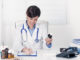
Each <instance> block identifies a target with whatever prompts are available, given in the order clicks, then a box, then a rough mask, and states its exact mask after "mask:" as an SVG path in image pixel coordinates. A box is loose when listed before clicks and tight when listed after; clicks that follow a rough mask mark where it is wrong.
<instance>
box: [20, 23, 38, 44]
mask: <svg viewBox="0 0 80 60" xmlns="http://www.w3.org/2000/svg"><path fill="white" fill-rule="evenodd" d="M23 31H25V33H26V35H27V30H26V29H25V28H24V24H23V26H22V29H21V35H22V33H23ZM38 34H39V28H37V33H36V39H35V42H36V43H38V42H39V39H38ZM26 40H27V39H26Z"/></svg>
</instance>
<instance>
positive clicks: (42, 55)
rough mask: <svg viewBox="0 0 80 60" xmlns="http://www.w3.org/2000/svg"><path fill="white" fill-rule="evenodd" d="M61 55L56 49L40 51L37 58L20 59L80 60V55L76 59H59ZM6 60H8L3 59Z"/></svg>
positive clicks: (24, 58)
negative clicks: (58, 55) (57, 55)
mask: <svg viewBox="0 0 80 60" xmlns="http://www.w3.org/2000/svg"><path fill="white" fill-rule="evenodd" d="M58 53H59V50H54V49H47V50H45V49H43V50H39V51H38V54H37V56H26V57H25V56H22V57H18V58H19V59H20V60H80V55H78V56H77V57H75V58H71V59H67V58H59V57H56V54H58ZM2 60H6V59H2ZM9 60H14V59H9Z"/></svg>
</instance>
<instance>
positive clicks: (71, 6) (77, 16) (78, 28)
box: [68, 0, 80, 38]
mask: <svg viewBox="0 0 80 60" xmlns="http://www.w3.org/2000/svg"><path fill="white" fill-rule="evenodd" d="M68 19H69V23H70V24H71V26H72V27H73V31H74V32H73V33H74V38H80V0H68Z"/></svg>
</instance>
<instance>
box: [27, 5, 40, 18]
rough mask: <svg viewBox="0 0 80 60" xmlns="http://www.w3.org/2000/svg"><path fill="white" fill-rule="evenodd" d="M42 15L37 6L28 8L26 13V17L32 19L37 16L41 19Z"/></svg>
mask: <svg viewBox="0 0 80 60" xmlns="http://www.w3.org/2000/svg"><path fill="white" fill-rule="evenodd" d="M40 14H41V11H40V9H39V8H38V7H37V6H35V5H32V6H30V7H28V9H27V11H26V15H27V16H29V17H30V18H33V17H36V16H38V17H40Z"/></svg>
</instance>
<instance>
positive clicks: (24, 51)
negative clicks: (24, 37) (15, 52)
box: [22, 48, 33, 55]
mask: <svg viewBox="0 0 80 60" xmlns="http://www.w3.org/2000/svg"><path fill="white" fill-rule="evenodd" d="M22 52H23V53H25V54H27V55H30V54H32V53H33V51H32V49H30V48H23V49H22Z"/></svg>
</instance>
